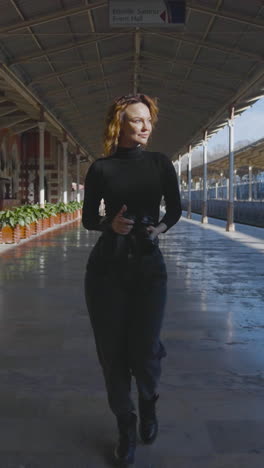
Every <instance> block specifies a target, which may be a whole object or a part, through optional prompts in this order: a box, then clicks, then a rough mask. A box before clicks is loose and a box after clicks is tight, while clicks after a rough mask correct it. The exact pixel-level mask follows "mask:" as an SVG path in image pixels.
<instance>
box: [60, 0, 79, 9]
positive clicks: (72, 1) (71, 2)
mask: <svg viewBox="0 0 264 468" xmlns="http://www.w3.org/2000/svg"><path fill="white" fill-rule="evenodd" d="M83 4H84V1H83V0H63V7H64V8H77V7H78V6H83Z"/></svg>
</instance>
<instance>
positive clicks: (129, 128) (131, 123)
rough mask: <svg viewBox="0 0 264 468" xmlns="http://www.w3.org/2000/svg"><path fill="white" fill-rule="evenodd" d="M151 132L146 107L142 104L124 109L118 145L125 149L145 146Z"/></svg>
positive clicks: (149, 118)
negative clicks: (139, 145)
mask: <svg viewBox="0 0 264 468" xmlns="http://www.w3.org/2000/svg"><path fill="white" fill-rule="evenodd" d="M151 131H152V124H151V115H150V112H149V108H148V106H146V104H143V103H142V102H137V103H135V104H129V105H128V106H127V107H126V109H125V114H124V118H123V122H122V124H121V130H120V138H119V145H120V146H125V147H133V146H136V145H138V144H141V145H146V144H147V142H148V139H149V136H150V134H151Z"/></svg>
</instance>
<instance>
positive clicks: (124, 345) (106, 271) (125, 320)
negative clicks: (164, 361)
mask: <svg viewBox="0 0 264 468" xmlns="http://www.w3.org/2000/svg"><path fill="white" fill-rule="evenodd" d="M107 237H109V236H107V234H105V233H104V234H103V235H102V236H101V237H100V238H99V240H98V241H97V244H96V245H95V247H94V248H93V250H92V252H91V254H90V257H89V259H88V263H87V268H86V275H85V297H86V303H87V308H88V313H89V316H90V320H91V325H92V328H93V332H94V337H95V343H96V349H97V354H98V358H99V361H100V364H101V366H102V369H103V374H104V378H105V384H106V389H107V395H108V402H109V405H110V408H111V410H112V411H113V413H114V414H115V415H119V414H122V413H125V412H127V411H133V410H134V409H135V407H134V403H133V401H132V399H131V396H130V390H131V376H132V375H134V376H135V379H136V385H137V389H138V393H139V395H140V396H141V397H143V398H145V399H150V398H151V397H152V396H153V395H154V394H155V391H156V388H157V385H158V381H159V378H160V375H161V363H160V360H161V358H162V357H164V356H166V351H165V348H164V346H163V345H162V343H161V341H160V331H161V326H162V321H163V316H164V306H165V302H166V285H167V272H166V266H165V263H164V260H163V256H162V253H161V251H160V249H159V247H158V246H155V248H154V251H153V252H152V253H150V254H135V255H133V254H131V253H130V254H128V253H126V254H125V255H123V256H122V258H121V259H118V260H117V259H116V258H115V256H114V254H113V252H114V249H113V245H111V239H110V238H107Z"/></svg>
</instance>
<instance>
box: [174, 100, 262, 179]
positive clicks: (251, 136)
mask: <svg viewBox="0 0 264 468" xmlns="http://www.w3.org/2000/svg"><path fill="white" fill-rule="evenodd" d="M261 138H264V98H262V99H260V100H259V101H257V102H255V103H254V104H253V105H252V106H251V107H250V108H249V109H247V110H246V111H245V112H243V113H242V114H241V115H238V116H236V118H235V125H234V139H235V145H236V143H237V142H239V141H241V140H243V141H245V144H248V143H249V142H252V141H256V140H259V139H261ZM247 140H248V143H247ZM219 147H221V150H222V151H221V152H222V154H227V153H228V151H229V131H228V125H226V126H225V127H224V128H223V129H221V130H219V132H218V133H216V134H215V135H213V136H212V137H211V138H209V140H208V155H209V154H210V153H211V158H212V159H214V154H216V152H219V151H217V149H219ZM193 152H194V153H193V167H195V166H197V165H199V164H202V152H203V149H202V146H199V147H196V148H193ZM211 158H210V156H209V159H208V160H210V159H211ZM187 162H188V156H187V154H185V155H184V156H183V158H182V170H183V171H184V170H185V169H186V166H187Z"/></svg>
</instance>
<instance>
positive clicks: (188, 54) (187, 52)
mask: <svg viewBox="0 0 264 468" xmlns="http://www.w3.org/2000/svg"><path fill="white" fill-rule="evenodd" d="M196 51H197V46H194V45H191V44H187V43H185V42H182V44H181V46H180V47H179V50H178V52H177V55H176V58H179V59H181V60H193V58H194V56H195V53H196Z"/></svg>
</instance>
